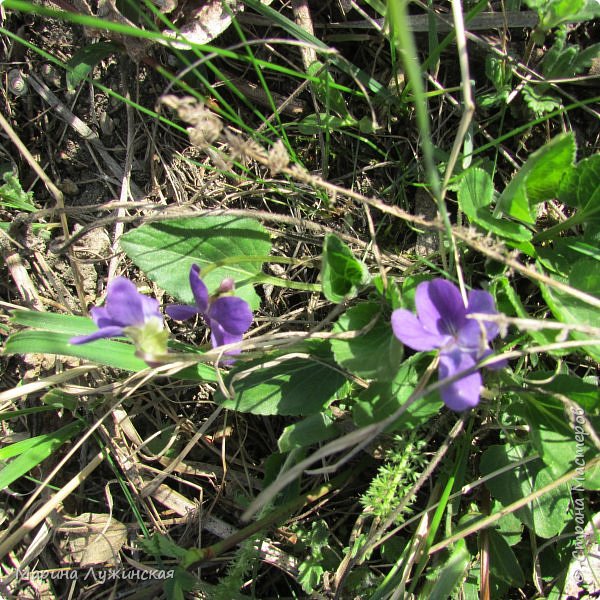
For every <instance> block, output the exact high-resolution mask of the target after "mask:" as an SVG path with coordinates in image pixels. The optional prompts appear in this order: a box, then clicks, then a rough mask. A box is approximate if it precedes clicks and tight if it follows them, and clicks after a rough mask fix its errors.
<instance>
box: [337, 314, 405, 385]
mask: <svg viewBox="0 0 600 600" xmlns="http://www.w3.org/2000/svg"><path fill="white" fill-rule="evenodd" d="M368 325H371V328H370V329H369V330H368V331H366V332H364V333H362V334H360V335H358V336H357V337H355V338H353V339H349V340H344V339H342V340H336V339H332V340H331V349H332V350H333V355H334V356H335V360H336V361H337V363H338V364H339V365H341V366H342V367H344V368H345V369H347V370H348V371H350V372H351V373H354V375H357V376H358V377H363V378H365V379H377V380H378V381H386V380H391V379H393V378H394V376H395V375H396V373H397V371H398V368H399V366H400V362H401V361H402V356H403V354H404V352H403V346H402V344H401V343H400V342H399V341H398V340H397V339H396V337H395V336H394V334H393V332H392V328H391V326H390V323H389V318H384V316H383V315H382V313H381V305H379V304H376V303H374V302H364V303H362V304H358V305H356V306H353V307H351V308H349V309H348V310H347V311H346V312H345V313H344V314H343V315H342V316H341V317H340V318H339V319H338V321H337V323H336V324H335V325H334V327H333V332H334V333H347V332H358V331H360V330H361V329H363V328H365V327H367V326H368Z"/></svg>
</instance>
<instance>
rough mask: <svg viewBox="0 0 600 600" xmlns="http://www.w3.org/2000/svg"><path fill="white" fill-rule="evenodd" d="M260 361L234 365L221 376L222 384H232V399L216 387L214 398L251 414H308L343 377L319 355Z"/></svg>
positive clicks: (324, 402) (332, 392)
mask: <svg viewBox="0 0 600 600" xmlns="http://www.w3.org/2000/svg"><path fill="white" fill-rule="evenodd" d="M317 361H318V362H317ZM260 365H261V363H260V362H259V363H255V364H251V365H247V364H246V365H242V364H240V365H239V366H237V365H236V367H234V369H233V370H232V371H231V372H230V373H229V375H228V377H226V379H225V385H226V387H228V388H229V387H230V386H231V387H233V391H234V397H233V399H230V400H228V399H225V397H224V396H223V394H222V392H221V391H218V392H217V393H216V395H215V399H216V401H217V402H219V403H222V405H223V407H224V408H228V409H230V410H237V411H239V412H245V413H252V414H255V415H312V414H315V413H319V412H321V411H322V410H323V409H324V408H326V407H327V406H328V405H329V403H330V402H331V401H332V400H333V399H334V397H335V394H336V392H337V391H338V390H339V389H340V388H341V387H342V385H343V384H344V382H345V381H346V379H345V377H344V376H343V375H341V374H340V373H339V372H338V371H337V370H335V369H334V368H332V367H330V366H329V365H328V364H327V362H325V360H322V359H321V358H320V357H317V358H316V360H309V359H307V358H291V359H289V360H283V361H282V362H281V363H279V364H277V365H274V366H264V367H261V366H260ZM249 366H251V367H253V368H252V370H248V369H249ZM245 370H246V371H247V372H248V375H245V374H244V371H245ZM242 375H245V376H242Z"/></svg>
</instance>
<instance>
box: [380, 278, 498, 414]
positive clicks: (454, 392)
mask: <svg viewBox="0 0 600 600" xmlns="http://www.w3.org/2000/svg"><path fill="white" fill-rule="evenodd" d="M467 301H468V302H467V304H468V305H467V307H466V308H465V305H464V303H463V300H462V297H461V295H460V291H459V290H458V288H457V287H456V286H455V285H454V284H453V283H450V282H449V281H446V280H445V279H434V280H433V281H426V282H423V283H420V284H419V285H418V286H417V291H416V294H415V305H416V308H417V315H416V316H415V315H413V313H411V312H410V311H408V310H405V309H402V308H401V309H397V310H395V311H394V312H393V313H392V329H393V330H394V335H395V336H396V337H397V338H398V339H399V340H400V341H401V342H402V343H403V344H404V345H405V346H408V347H409V348H412V349H413V350H419V351H427V350H434V349H435V348H439V349H440V350H441V352H440V366H439V378H440V379H445V378H446V377H452V376H454V375H456V374H457V373H460V372H461V371H465V370H466V369H469V368H471V367H473V366H474V365H475V364H476V363H477V362H478V361H479V360H481V359H482V358H485V357H486V356H488V355H489V354H491V352H492V351H491V350H490V347H489V342H490V341H491V340H493V339H494V338H495V337H496V336H497V335H498V332H499V329H498V325H496V323H492V322H484V323H482V322H479V321H477V320H475V319H471V318H469V316H468V315H470V314H473V313H484V314H489V315H496V314H498V311H497V310H496V305H495V303H494V299H493V298H492V296H491V294H489V293H488V292H484V291H482V290H472V291H470V292H469V294H468V298H467ZM505 364H506V363H505V361H502V362H498V363H495V364H494V365H490V367H489V368H492V369H499V368H502V367H503V366H505ZM480 388H481V374H480V373H479V371H475V372H473V373H471V374H470V375H467V376H465V377H462V378H461V379H458V380H457V381H455V382H454V383H450V384H448V385H446V386H444V387H442V388H441V390H440V395H441V396H442V400H443V401H444V403H445V404H446V406H447V407H448V408H451V409H452V410H456V411H462V410H466V409H468V408H473V407H474V406H477V404H479V392H480Z"/></svg>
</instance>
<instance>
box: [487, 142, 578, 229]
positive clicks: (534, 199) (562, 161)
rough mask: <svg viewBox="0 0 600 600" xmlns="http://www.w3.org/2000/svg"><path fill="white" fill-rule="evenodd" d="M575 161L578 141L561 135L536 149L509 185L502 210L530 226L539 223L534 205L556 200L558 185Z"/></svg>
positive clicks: (500, 202) (499, 205)
mask: <svg viewBox="0 0 600 600" xmlns="http://www.w3.org/2000/svg"><path fill="white" fill-rule="evenodd" d="M574 159H575V138H574V136H573V134H571V133H565V134H560V135H557V136H556V137H555V138H553V139H552V140H550V142H548V143H547V144H546V145H545V146H542V147H541V148H539V149H538V150H536V151H535V152H534V153H533V154H532V155H531V156H530V157H529V158H528V159H527V162H526V163H525V164H524V165H523V166H522V167H521V170H520V171H519V172H518V173H517V174H516V175H515V176H514V177H513V179H512V180H511V182H510V183H509V184H508V185H507V186H506V188H505V189H504V192H502V195H501V196H500V198H499V200H498V209H499V210H500V211H502V212H503V213H504V214H507V215H510V216H512V217H515V218H517V219H520V220H521V221H524V222H526V223H535V212H534V210H533V204H536V203H538V202H542V201H543V200H549V199H551V198H555V197H556V196H557V192H558V186H559V184H560V182H561V179H562V178H563V176H564V175H565V173H566V172H567V171H568V170H569V169H570V168H571V165H572V164H573V161H574Z"/></svg>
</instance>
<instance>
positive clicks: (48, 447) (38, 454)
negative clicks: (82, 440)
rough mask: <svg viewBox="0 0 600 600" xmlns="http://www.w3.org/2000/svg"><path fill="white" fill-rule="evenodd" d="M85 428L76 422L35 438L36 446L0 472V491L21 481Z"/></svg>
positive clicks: (82, 424)
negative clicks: (26, 474) (21, 478)
mask: <svg viewBox="0 0 600 600" xmlns="http://www.w3.org/2000/svg"><path fill="white" fill-rule="evenodd" d="M83 427H84V423H83V422H81V421H76V422H74V423H70V424H69V425H65V427H62V428H61V429H59V430H58V431H53V432H52V433H46V434H44V435H40V436H37V437H36V438H34V439H35V440H36V443H35V444H34V445H32V446H30V447H29V448H27V450H25V451H24V452H23V453H22V454H20V455H19V456H17V457H16V458H15V459H13V460H11V461H10V462H9V463H8V464H7V465H6V466H5V467H4V468H3V469H2V470H0V489H4V488H5V487H7V486H9V485H10V484H11V483H13V482H14V481H16V480H17V479H19V477H21V476H23V475H25V473H27V472H29V471H31V469H33V468H34V467H36V466H37V465H39V464H40V463H41V462H42V461H43V460H45V459H46V458H48V457H49V456H50V455H51V454H53V453H54V452H56V451H57V450H58V448H60V447H61V446H62V445H63V444H64V443H65V442H67V441H69V440H70V439H71V438H72V437H73V436H74V435H76V434H77V433H79V432H80V431H81V430H82V429H83Z"/></svg>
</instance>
